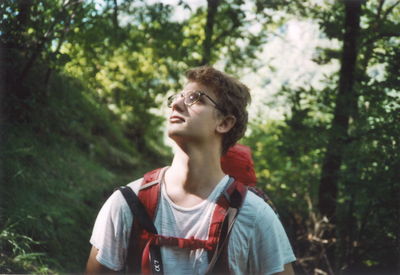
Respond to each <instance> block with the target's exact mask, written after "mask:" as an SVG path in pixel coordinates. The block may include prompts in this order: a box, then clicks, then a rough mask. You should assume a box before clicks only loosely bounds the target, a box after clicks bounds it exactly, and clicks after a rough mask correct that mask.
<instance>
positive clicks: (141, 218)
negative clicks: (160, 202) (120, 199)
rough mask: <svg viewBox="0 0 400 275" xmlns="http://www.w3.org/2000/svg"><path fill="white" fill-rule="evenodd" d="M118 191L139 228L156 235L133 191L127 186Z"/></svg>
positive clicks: (150, 221) (155, 230) (151, 222)
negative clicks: (136, 220)
mask: <svg viewBox="0 0 400 275" xmlns="http://www.w3.org/2000/svg"><path fill="white" fill-rule="evenodd" d="M119 190H120V191H121V193H122V195H123V196H124V198H125V200H126V202H127V203H128V205H129V208H130V209H131V212H132V214H133V216H134V217H135V219H136V218H137V219H138V222H139V224H140V226H141V227H142V228H143V229H146V230H147V231H148V232H150V233H153V234H157V229H156V227H155V226H154V223H153V221H152V220H151V218H150V217H149V215H148V214H147V211H146V208H145V207H144V205H143V204H142V202H141V201H140V200H139V198H138V196H137V195H136V194H135V192H133V190H132V189H131V188H130V187H128V186H122V187H120V188H119Z"/></svg>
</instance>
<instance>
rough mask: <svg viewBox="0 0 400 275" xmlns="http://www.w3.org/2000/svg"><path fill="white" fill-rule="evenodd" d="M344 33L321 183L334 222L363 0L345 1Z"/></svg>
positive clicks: (323, 205)
mask: <svg viewBox="0 0 400 275" xmlns="http://www.w3.org/2000/svg"><path fill="white" fill-rule="evenodd" d="M344 4H345V26H344V27H345V33H344V38H343V52H342V60H341V68H340V79H339V91H338V94H337V97H336V106H335V110H334V118H333V121H332V126H331V131H330V136H329V140H328V146H327V150H326V154H325V158H324V161H323V165H322V172H321V178H320V186H319V203H318V204H319V205H318V207H319V211H320V213H321V214H322V216H326V217H327V218H328V219H329V220H330V221H331V222H332V221H334V218H335V212H336V198H337V192H338V178H339V171H340V165H341V163H342V153H343V148H344V145H345V141H346V139H347V137H348V133H347V131H348V127H349V118H350V115H351V114H352V112H353V111H354V108H355V107H356V104H357V94H356V92H355V90H354V87H353V86H354V80H355V73H356V60H357V40H358V35H359V30H360V13H361V4H362V1H350V0H348V1H344Z"/></svg>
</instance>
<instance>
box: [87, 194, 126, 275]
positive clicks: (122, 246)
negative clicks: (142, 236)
mask: <svg viewBox="0 0 400 275" xmlns="http://www.w3.org/2000/svg"><path fill="white" fill-rule="evenodd" d="M131 225H132V215H131V213H130V210H129V206H128V204H127V203H126V201H125V199H124V198H123V196H122V194H121V192H120V191H115V192H114V193H113V194H112V195H111V196H110V197H109V198H108V200H107V201H106V202H105V203H104V205H103V207H102V208H101V210H100V212H99V214H98V215H97V218H96V222H95V224H94V227H93V232H92V236H91V238H90V243H91V244H92V245H93V246H94V247H96V248H97V249H98V250H99V251H98V253H97V256H96V259H97V261H98V262H99V263H101V264H102V265H104V266H106V267H108V268H109V269H112V270H115V271H118V270H122V269H123V267H124V262H125V257H126V251H127V247H128V241H129V234H130V227H131Z"/></svg>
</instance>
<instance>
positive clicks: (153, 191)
mask: <svg viewBox="0 0 400 275" xmlns="http://www.w3.org/2000/svg"><path fill="white" fill-rule="evenodd" d="M165 169H166V167H164V168H158V169H155V170H153V171H150V172H147V173H146V174H145V175H144V176H143V181H142V184H141V186H140V189H139V193H138V197H139V200H140V201H141V202H142V204H143V205H144V207H145V208H146V210H147V214H148V215H149V217H150V218H151V219H152V220H154V218H155V214H156V210H157V206H158V201H159V199H160V181H161V177H162V174H163V173H164V171H165Z"/></svg>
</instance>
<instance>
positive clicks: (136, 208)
mask: <svg viewBox="0 0 400 275" xmlns="http://www.w3.org/2000/svg"><path fill="white" fill-rule="evenodd" d="M119 190H120V191H121V193H122V195H123V196H124V198H125V200H126V202H127V203H128V206H129V208H130V209H131V212H132V217H134V219H137V223H135V222H134V221H133V225H132V227H131V234H130V237H129V245H128V253H127V260H126V261H127V263H126V266H127V270H126V271H127V273H139V272H140V270H141V258H142V255H136V254H137V249H135V247H136V246H137V245H138V234H139V228H140V227H141V228H143V229H145V230H147V231H148V232H150V233H153V234H158V232H157V229H156V227H155V226H154V223H153V221H152V220H151V218H150V217H149V215H148V214H147V211H146V209H145V207H144V205H143V204H142V202H141V201H140V200H139V198H138V196H137V195H136V194H135V192H133V190H132V189H131V188H129V187H127V186H122V187H120V188H119ZM150 265H151V267H152V270H153V274H163V266H162V259H161V250H160V247H159V246H153V245H152V246H151V247H150Z"/></svg>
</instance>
